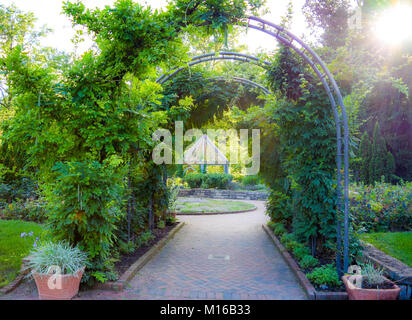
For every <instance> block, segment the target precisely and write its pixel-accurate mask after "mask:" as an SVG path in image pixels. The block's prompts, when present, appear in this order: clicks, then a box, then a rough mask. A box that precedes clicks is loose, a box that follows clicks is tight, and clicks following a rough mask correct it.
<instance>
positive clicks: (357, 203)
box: [350, 182, 412, 233]
mask: <svg viewBox="0 0 412 320" xmlns="http://www.w3.org/2000/svg"><path fill="white" fill-rule="evenodd" d="M350 189H351V190H350V201H351V206H350V210H351V219H352V225H353V226H354V228H355V230H356V231H357V232H358V233H364V232H385V231H409V230H411V228H412V183H411V182H408V183H402V184H399V185H391V184H387V183H377V184H376V185H375V186H361V185H352V186H351V188H350Z"/></svg>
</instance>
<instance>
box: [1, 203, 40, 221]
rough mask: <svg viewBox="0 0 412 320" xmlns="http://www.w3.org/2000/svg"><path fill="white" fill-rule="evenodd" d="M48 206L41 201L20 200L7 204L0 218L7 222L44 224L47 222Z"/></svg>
mask: <svg viewBox="0 0 412 320" xmlns="http://www.w3.org/2000/svg"><path fill="white" fill-rule="evenodd" d="M46 213H47V210H46V206H45V202H44V201H40V200H26V201H24V200H18V201H14V202H12V203H9V204H5V206H4V208H3V209H1V211H0V218H1V219H7V220H24V221H32V222H39V223H41V222H44V221H45V220H46Z"/></svg>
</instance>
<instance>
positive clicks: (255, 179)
mask: <svg viewBox="0 0 412 320" xmlns="http://www.w3.org/2000/svg"><path fill="white" fill-rule="evenodd" d="M259 182H260V177H259V176H257V175H248V176H244V177H243V179H242V184H243V185H244V186H255V185H257V184H259Z"/></svg>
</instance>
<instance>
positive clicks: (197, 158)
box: [183, 134, 229, 165]
mask: <svg viewBox="0 0 412 320" xmlns="http://www.w3.org/2000/svg"><path fill="white" fill-rule="evenodd" d="M183 159H184V163H185V164H209V165H213V164H218V165H225V164H229V160H227V158H226V157H225V155H224V154H223V153H222V152H221V151H220V150H219V149H218V148H217V147H216V146H215V144H214V143H213V142H212V140H210V139H209V137H208V136H207V134H204V135H203V136H201V137H200V138H199V139H198V140H197V141H196V142H195V143H193V144H192V145H191V146H190V147H189V148H188V149H187V150H186V151H185V153H184V156H183Z"/></svg>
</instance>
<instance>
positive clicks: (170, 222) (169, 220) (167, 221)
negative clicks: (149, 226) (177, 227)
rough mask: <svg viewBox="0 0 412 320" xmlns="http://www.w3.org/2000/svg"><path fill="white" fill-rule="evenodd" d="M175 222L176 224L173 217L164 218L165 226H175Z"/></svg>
mask: <svg viewBox="0 0 412 320" xmlns="http://www.w3.org/2000/svg"><path fill="white" fill-rule="evenodd" d="M176 222H177V219H176V218H175V217H172V216H168V217H166V225H167V226H171V225H173V224H175V223H176Z"/></svg>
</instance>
